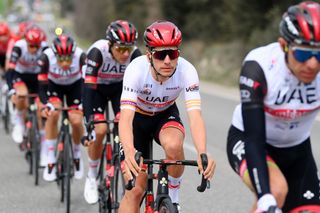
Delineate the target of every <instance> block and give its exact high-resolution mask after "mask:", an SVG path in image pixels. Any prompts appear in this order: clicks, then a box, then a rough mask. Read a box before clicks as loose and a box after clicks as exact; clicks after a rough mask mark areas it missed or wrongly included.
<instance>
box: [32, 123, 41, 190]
mask: <svg viewBox="0 0 320 213" xmlns="http://www.w3.org/2000/svg"><path fill="white" fill-rule="evenodd" d="M32 125H36V123H33V124H32ZM36 128H37V127H36V126H34V127H32V131H31V142H32V167H33V171H34V184H35V185H36V186H37V185H38V184H39V160H40V134H39V132H38V131H37V129H36Z"/></svg>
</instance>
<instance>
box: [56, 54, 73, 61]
mask: <svg viewBox="0 0 320 213" xmlns="http://www.w3.org/2000/svg"><path fill="white" fill-rule="evenodd" d="M72 57H73V55H57V60H58V61H72Z"/></svg>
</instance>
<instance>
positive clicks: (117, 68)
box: [86, 39, 137, 85]
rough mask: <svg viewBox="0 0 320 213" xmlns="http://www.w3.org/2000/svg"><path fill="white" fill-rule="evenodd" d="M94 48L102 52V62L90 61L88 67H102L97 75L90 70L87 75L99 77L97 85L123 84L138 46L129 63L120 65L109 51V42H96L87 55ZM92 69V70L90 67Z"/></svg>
mask: <svg viewBox="0 0 320 213" xmlns="http://www.w3.org/2000/svg"><path fill="white" fill-rule="evenodd" d="M93 48H97V49H98V50H99V51H100V53H101V54H102V61H100V60H98V59H94V61H93V60H90V59H88V60H87V65H86V67H88V65H91V66H92V67H97V66H100V68H99V70H98V71H97V73H96V74H94V73H93V72H96V71H95V70H92V71H90V70H88V68H86V69H87V71H86V75H88V74H90V75H94V76H95V77H97V81H96V83H97V84H106V85H109V84H113V83H118V82H121V81H122V80H123V75H124V71H125V69H126V67H127V66H128V64H129V63H130V61H131V57H132V54H133V52H134V50H136V49H137V47H136V46H135V47H134V49H133V51H132V52H131V53H130V56H129V57H128V59H127V61H126V62H125V63H123V64H119V63H118V62H117V61H116V60H114V59H113V57H112V55H111V53H110V50H109V48H110V47H109V42H108V40H105V39H100V40H98V41H96V42H95V43H93V44H92V45H91V47H90V48H89V50H88V52H87V54H88V53H89V52H90V50H91V49H93ZM90 69H92V68H91V67H90Z"/></svg>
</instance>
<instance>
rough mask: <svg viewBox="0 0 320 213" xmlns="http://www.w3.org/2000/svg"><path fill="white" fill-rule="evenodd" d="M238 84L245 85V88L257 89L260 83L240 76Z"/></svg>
mask: <svg viewBox="0 0 320 213" xmlns="http://www.w3.org/2000/svg"><path fill="white" fill-rule="evenodd" d="M239 81H240V84H242V85H245V86H247V87H250V88H253V89H256V88H257V87H259V86H260V83H259V82H257V81H254V80H252V79H251V78H248V77H246V76H240V79H239Z"/></svg>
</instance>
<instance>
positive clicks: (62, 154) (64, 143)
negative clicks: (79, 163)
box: [50, 107, 79, 213]
mask: <svg viewBox="0 0 320 213" xmlns="http://www.w3.org/2000/svg"><path fill="white" fill-rule="evenodd" d="M77 109H79V108H78V107H61V108H54V109H50V110H56V111H62V119H61V126H60V130H59V133H58V143H57V146H56V159H57V160H56V168H57V170H56V173H57V179H56V181H57V184H58V186H59V187H60V202H62V203H65V206H66V212H67V213H69V212H70V198H71V179H72V177H73V176H74V162H73V151H72V139H71V134H70V123H69V118H68V111H69V110H77Z"/></svg>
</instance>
